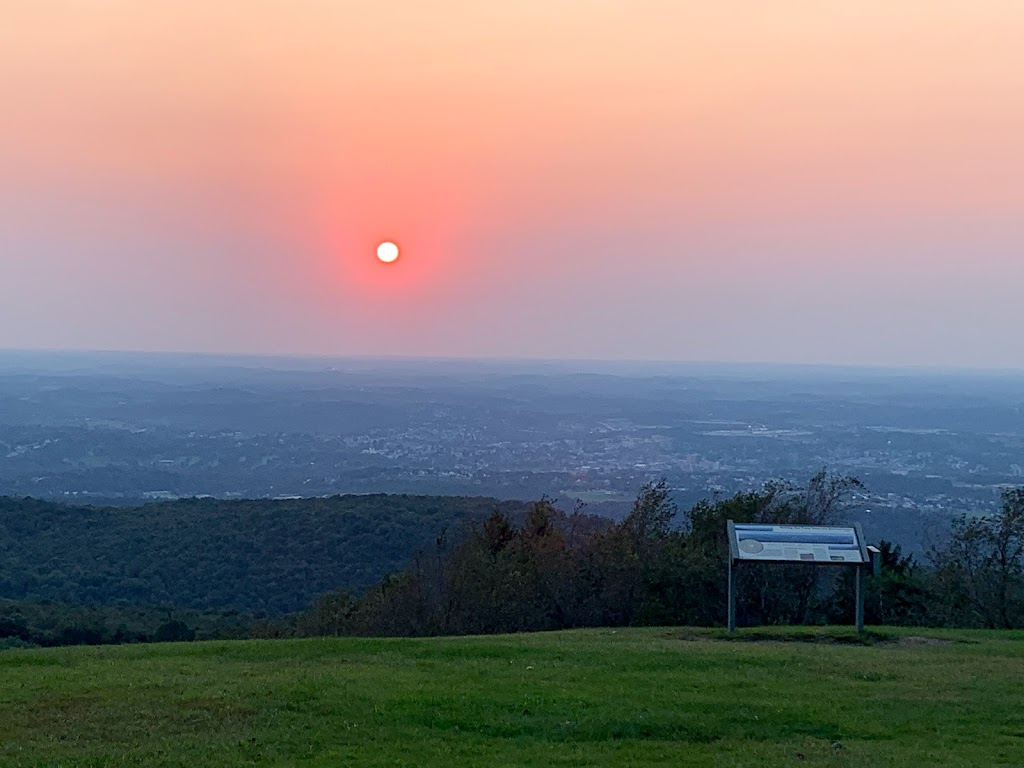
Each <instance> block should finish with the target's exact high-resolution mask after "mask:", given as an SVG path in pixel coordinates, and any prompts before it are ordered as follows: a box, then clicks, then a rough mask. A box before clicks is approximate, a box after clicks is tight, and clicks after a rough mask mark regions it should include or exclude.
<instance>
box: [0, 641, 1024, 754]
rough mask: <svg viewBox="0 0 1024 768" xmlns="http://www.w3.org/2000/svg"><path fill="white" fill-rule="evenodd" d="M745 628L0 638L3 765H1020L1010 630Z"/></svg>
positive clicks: (1021, 683)
mask: <svg viewBox="0 0 1024 768" xmlns="http://www.w3.org/2000/svg"><path fill="white" fill-rule="evenodd" d="M753 632H754V631H753V630H748V631H747V633H746V634H745V635H744V634H743V633H741V637H745V638H747V639H750V638H752V637H757V638H758V639H759V642H722V641H721V638H722V635H721V634H720V633H718V632H716V631H711V630H680V629H664V628H662V629H639V630H633V629H629V630H617V631H614V630H586V631H575V632H560V633H550V634H535V635H519V636H496V637H472V638H441V639H416V640H405V639H395V640H368V639H321V640H299V641H245V642H218V643H197V644H183V645H150V646H120V647H105V648H74V649H49V650H24V651H23V650H17V651H14V650H12V651H6V652H2V653H0V766H79V765H84V766H109V765H124V766H128V765H133V766H134V765H154V766H155V765H161V766H172V765H190V766H201V765H209V766H243V765H309V766H339V765H365V766H430V765H438V766H453V765H466V766H482V765H487V766H550V765H555V766H559V765H560V766H590V765H595V766H597V765H645V766H647V765H664V766H680V765H693V766H751V767H752V768H753V767H754V766H794V765H807V766H864V767H865V768H867V767H868V766H871V767H872V768H874V767H877V766H908V765H928V766H1017V765H1020V764H1021V763H1022V762H1024V633H1022V632H982V631H956V632H934V631H930V630H929V631H927V632H923V631H922V630H916V631H915V630H899V631H897V630H886V631H885V633H884V635H876V636H875V642H873V643H872V644H869V645H859V644H854V643H848V642H845V641H847V640H852V635H851V634H850V633H848V632H847V631H845V630H832V631H829V632H828V633H827V634H825V633H824V631H823V630H796V631H794V630H785V631H774V630H765V631H758V633H757V635H754V634H753ZM915 632H917V633H918V634H921V633H924V634H927V636H928V638H929V639H928V640H922V639H921V638H915V637H914V636H913V635H914V634H915ZM800 639H803V640H809V641H811V642H796V641H794V640H800ZM823 640H825V641H827V642H822V641H823Z"/></svg>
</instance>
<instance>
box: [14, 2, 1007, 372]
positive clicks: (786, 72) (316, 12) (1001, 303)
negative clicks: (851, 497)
mask: <svg viewBox="0 0 1024 768" xmlns="http://www.w3.org/2000/svg"><path fill="white" fill-rule="evenodd" d="M1022 40H1024V4H1022V3H1021V2H1020V0H985V1H984V2H978V0H964V1H963V2H946V1H944V0H900V1H899V2H894V1H893V0H859V1H858V2H850V0H777V1H776V2H764V0H721V1H720V2H708V0H677V1H675V2H667V1H664V2H655V1H653V0H629V2H611V1H609V0H487V1H482V0H423V2H401V3H398V2H386V1H385V0H377V1H375V2H368V1H367V0H359V1H358V2H348V1H347V0H217V2H211V1H210V0H152V1H151V2H140V1H139V0H31V2H29V1H27V0H26V1H25V2H21V1H20V0H3V2H0V104H2V116H0V290H2V301H0V347H16V348H35V347H43V348H102V349H146V350H181V351H225V352H275V353H278V352H285V353H330V354H360V355H441V356H489V357H493V356H499V357H500V356H515V357H582V358H641V359H682V360H687V359H690V360H728V361H737V360H758V361H794V362H840V363H869V364H894V363H895V364H913V365H922V364H923V365H964V366H973V365H979V366H997V367H1004V366H1009V367H1024V341H1022V338H1021V330H1022V328H1024V301H1022V300H1021V298H1020V297H1021V296H1022V295H1024V45H1022V43H1021V41H1022ZM389 238H390V239H394V240H395V241H396V242H398V243H399V245H400V246H401V248H402V257H401V258H400V259H399V261H398V262H397V263H396V264H394V265H391V266H384V265H381V264H379V263H377V262H376V261H375V259H374V249H375V247H376V244H377V243H378V242H379V241H381V240H383V239H389Z"/></svg>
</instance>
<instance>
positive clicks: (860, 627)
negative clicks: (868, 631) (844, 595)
mask: <svg viewBox="0 0 1024 768" xmlns="http://www.w3.org/2000/svg"><path fill="white" fill-rule="evenodd" d="M863 572H864V569H863V568H862V567H860V566H857V581H856V583H857V632H858V633H859V632H863V631H864V585H863V583H862V581H863V576H862V575H861V574H862V573H863Z"/></svg>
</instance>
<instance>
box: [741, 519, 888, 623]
mask: <svg viewBox="0 0 1024 768" xmlns="http://www.w3.org/2000/svg"><path fill="white" fill-rule="evenodd" d="M740 525H757V523H740ZM763 525H765V526H771V527H772V528H794V529H796V528H800V529H808V528H811V529H813V528H825V529H834V528H837V527H839V526H828V525H785V524H781V523H779V524H772V523H764V524H763ZM841 527H842V528H846V529H850V530H852V531H853V534H854V540H855V542H856V545H857V548H858V550H859V554H860V562H856V561H850V560H845V561H836V560H806V559H792V558H778V559H774V558H757V557H743V556H742V553H741V552H740V550H739V539H738V538H737V536H736V523H735V522H734V521H733V520H726V535H727V536H728V539H729V558H728V559H729V581H728V597H729V616H728V627H729V633H730V634H732V633H734V632H735V631H736V584H735V579H734V577H733V569H734V568H735V567H738V566H739V564H740V563H754V564H761V565H763V564H790V565H816V566H845V567H848V568H854V569H856V576H855V579H854V583H855V589H856V606H857V607H856V613H855V624H856V627H857V632H863V631H864V585H863V584H862V580H863V573H864V571H865V570H866V569H867V568H870V567H872V564H873V563H874V561H875V558H874V557H872V555H873V554H874V553H873V552H870V551H869V549H870V548H869V547H868V546H867V545H866V543H865V539H864V531H863V529H862V528H861V526H860V523H854V524H853V525H847V526H841ZM810 543H815V542H810Z"/></svg>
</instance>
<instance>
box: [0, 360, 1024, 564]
mask: <svg viewBox="0 0 1024 768" xmlns="http://www.w3.org/2000/svg"><path fill="white" fill-rule="evenodd" d="M0 363H2V364H0V493H3V494H8V495H16V496H33V497H38V498H44V499H54V500H65V501H74V502H88V503H98V504H122V505H125V504H137V503H140V502H143V501H154V500H167V499H174V498H179V497H192V496H214V497H217V498H225V499H230V498H287V497H292V496H295V497H309V496H324V495H334V494H348V493H411V494H428V495H437V494H442V495H470V496H489V497H497V498H503V499H519V500H531V499H537V498H540V497H541V496H542V495H547V496H549V497H551V498H554V499H556V500H558V502H559V503H560V505H562V506H563V507H566V508H572V506H573V504H574V503H575V502H576V500H581V501H582V502H584V503H586V505H587V511H588V512H590V513H593V514H602V515H608V516H612V517H620V516H621V515H623V514H624V513H625V512H626V511H627V510H628V508H629V505H630V503H631V502H632V499H633V497H634V496H635V494H636V491H637V489H638V488H639V486H640V485H641V484H642V483H644V482H645V481H647V480H650V479H657V478H660V477H665V478H666V479H667V480H668V481H669V484H670V485H671V487H672V489H673V495H674V496H675V498H676V499H677V500H678V502H679V503H680V504H681V505H683V506H687V505H691V504H693V503H696V502H697V501H699V500H700V499H702V498H712V497H714V496H716V495H732V494H733V493H736V492H738V491H742V490H750V489H754V488H758V487H760V486H761V485H762V484H763V483H764V482H765V481H767V480H772V479H786V480H793V481H802V480H805V479H806V478H807V477H809V476H811V475H812V474H814V472H816V471H817V470H818V469H820V468H822V467H828V468H829V469H830V470H831V471H833V472H836V473H841V474H848V475H853V476H856V477H858V478H859V479H860V480H861V481H862V482H863V483H864V486H865V487H864V489H863V493H861V494H859V497H858V499H857V504H856V505H855V506H856V509H857V514H858V516H859V519H861V520H863V521H864V522H865V523H866V524H867V525H868V527H869V528H870V529H871V530H872V533H873V534H876V535H877V536H878V537H887V538H890V539H892V538H895V539H896V540H899V541H901V542H903V544H904V546H905V547H908V548H910V549H912V550H914V551H921V550H922V548H923V547H924V546H925V544H926V538H927V535H928V533H929V530H930V529H932V528H935V527H936V526H932V525H930V523H931V522H934V521H936V520H937V521H938V526H937V528H938V529H941V528H943V527H944V526H945V525H946V523H947V522H948V518H949V517H950V516H951V515H953V514H957V513H960V512H967V513H982V512H991V511H992V510H993V509H994V508H995V507H996V505H997V503H998V499H999V490H1000V489H1001V488H1003V487H1007V486H1011V485H1013V484H1015V483H1024V464H1022V462H1024V375H1022V374H1019V373H1004V374H1000V373H980V374H979V373H976V372H972V373H966V372H959V371H945V372H943V371H915V370H872V369H853V368H836V367H832V368H829V367H817V368H815V367H800V366H757V365H745V366H741V365H734V366H723V365H718V366H714V365H698V364H689V365H688V364H678V363H677V364H650V363H649V364H641V363H618V364H613V363H603V364H602V363H589V364H588V363H571V362H566V363H558V362H529V361H524V362H486V361H483V362H471V361H431V360H374V359H355V360H353V359H329V358H253V357H248V358H246V357H196V356H184V355H163V356H161V355H141V354H135V355H132V354H109V353H108V354H103V353H92V354H87V353H77V354H76V353H61V354H58V353H14V352H6V353H0Z"/></svg>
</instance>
